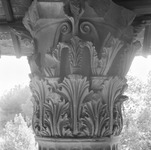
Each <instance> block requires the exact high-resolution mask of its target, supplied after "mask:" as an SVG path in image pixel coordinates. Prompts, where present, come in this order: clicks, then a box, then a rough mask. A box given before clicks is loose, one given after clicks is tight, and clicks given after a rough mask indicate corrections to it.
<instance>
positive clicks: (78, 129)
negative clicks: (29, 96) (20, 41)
mask: <svg viewBox="0 0 151 150" xmlns="http://www.w3.org/2000/svg"><path fill="white" fill-rule="evenodd" d="M134 16H135V15H134V14H133V12H131V11H129V10H127V9H125V8H123V7H120V6H117V5H116V4H114V3H113V2H112V1H110V0H106V1H104V0H100V1H97V0H93V1H92V0H90V1H81V0H77V1H75V0H67V1H64V2H37V1H34V2H33V4H32V5H31V7H30V8H29V11H28V12H27V13H26V16H25V18H24V21H23V23H24V25H25V27H26V28H27V29H28V30H29V32H30V33H31V35H32V38H33V41H34V45H35V53H34V54H33V55H32V56H30V57H29V64H30V67H31V71H32V73H31V90H32V92H33V102H34V114H33V129H34V132H35V134H36V136H37V140H38V142H39V146H40V147H39V149H43V150H46V149H54V150H57V149H69V150H70V149H78V150H84V149H90V150H91V149H104V150H116V149H117V141H116V142H115V141H114V138H116V137H118V136H119V135H120V133H121V131H122V127H123V119H122V113H121V105H122V103H123V101H125V100H126V99H127V96H124V95H123V93H124V90H125V89H126V87H127V84H126V79H125V75H126V74H127V71H128V70H129V67H130V65H131V62H132V60H133V57H134V56H135V53H136V51H137V49H138V48H139V47H140V42H138V41H134V39H133V35H134V34H133V27H132V26H131V23H132V20H133V19H134ZM113 141H114V142H113ZM68 142H69V144H67V143H68ZM56 143H57V144H56Z"/></svg>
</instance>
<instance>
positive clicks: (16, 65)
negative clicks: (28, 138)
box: [0, 56, 151, 96]
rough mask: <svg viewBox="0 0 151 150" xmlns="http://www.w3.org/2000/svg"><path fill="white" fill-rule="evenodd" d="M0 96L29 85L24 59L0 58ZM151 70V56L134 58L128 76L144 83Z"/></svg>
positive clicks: (25, 60)
mask: <svg viewBox="0 0 151 150" xmlns="http://www.w3.org/2000/svg"><path fill="white" fill-rule="evenodd" d="M0 70H1V72H0V96H2V94H3V93H5V92H6V91H9V90H10V89H11V88H13V87H14V86H15V85H19V84H21V85H29V81H30V79H29V76H28V75H29V73H30V69H29V65H28V61H27V58H26V57H21V58H20V59H17V58H16V57H13V56H11V57H8V56H2V57H1V58H0ZM150 70H151V56H149V57H147V58H144V57H141V56H139V57H135V59H134V61H133V63H132V66H131V69H130V74H133V75H135V76H137V77H138V78H140V79H141V80H143V81H145V80H146V79H147V77H146V76H147V74H148V72H149V71H150Z"/></svg>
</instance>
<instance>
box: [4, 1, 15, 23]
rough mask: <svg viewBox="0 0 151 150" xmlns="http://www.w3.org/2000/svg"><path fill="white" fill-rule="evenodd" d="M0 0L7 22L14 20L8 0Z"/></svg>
mask: <svg viewBox="0 0 151 150" xmlns="http://www.w3.org/2000/svg"><path fill="white" fill-rule="evenodd" d="M1 1H2V5H3V8H4V12H5V15H6V20H7V21H8V22H12V21H13V20H14V17H13V10H12V7H11V4H10V1H9V0H1Z"/></svg>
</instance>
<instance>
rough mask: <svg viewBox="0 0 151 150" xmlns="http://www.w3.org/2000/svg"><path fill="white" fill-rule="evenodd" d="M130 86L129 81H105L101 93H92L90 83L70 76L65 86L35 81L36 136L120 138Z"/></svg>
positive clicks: (115, 79) (113, 79) (64, 83)
mask: <svg viewBox="0 0 151 150" xmlns="http://www.w3.org/2000/svg"><path fill="white" fill-rule="evenodd" d="M126 86H127V85H126V81H125V80H123V79H120V78H118V77H115V78H112V77H111V78H109V79H108V80H106V81H104V83H103V86H102V89H101V90H98V91H94V90H93V89H92V90H90V87H89V82H88V81H87V79H86V78H85V77H84V78H83V77H82V76H79V75H70V76H69V77H68V78H65V79H64V81H63V82H62V83H58V81H56V82H51V81H48V80H39V79H37V78H34V79H33V80H32V82H31V89H32V91H33V98H34V102H35V105H34V106H35V108H34V116H33V128H34V131H35V133H36V135H37V136H44V137H87V136H88V137H99V138H100V137H110V136H111V135H119V134H120V132H121V130H122V125H123V120H122V114H121V104H122V102H123V101H124V100H126V99H127V97H126V96H123V95H122V94H123V92H124V90H125V88H126Z"/></svg>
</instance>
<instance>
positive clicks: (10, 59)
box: [0, 56, 30, 96]
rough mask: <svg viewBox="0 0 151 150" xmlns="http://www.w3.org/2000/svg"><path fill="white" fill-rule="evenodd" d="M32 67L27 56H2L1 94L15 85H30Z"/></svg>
mask: <svg viewBox="0 0 151 150" xmlns="http://www.w3.org/2000/svg"><path fill="white" fill-rule="evenodd" d="M29 73H30V68H29V65H28V61H27V58H26V57H21V58H19V59H18V58H16V57H15V56H1V58H0V96H1V95H2V94H3V93H4V92H6V91H9V89H11V88H13V87H14V86H15V85H19V84H21V85H29V81H30V79H29V76H28V75H29Z"/></svg>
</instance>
